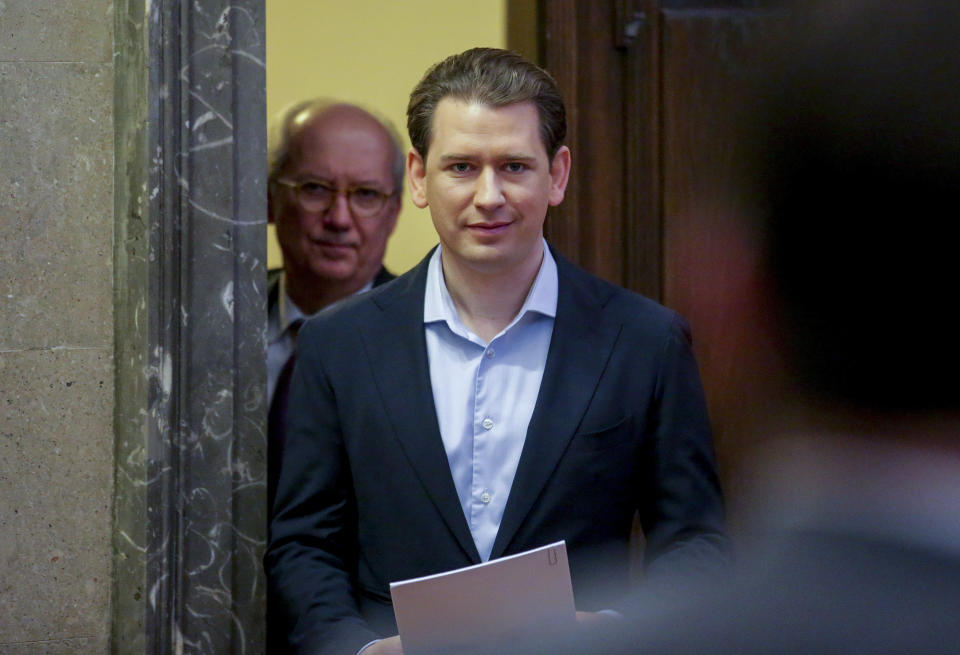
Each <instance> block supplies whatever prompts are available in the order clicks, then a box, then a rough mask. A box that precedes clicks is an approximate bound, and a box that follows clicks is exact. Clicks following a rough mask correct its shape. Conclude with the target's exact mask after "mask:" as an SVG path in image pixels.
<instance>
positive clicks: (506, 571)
mask: <svg viewBox="0 0 960 655" xmlns="http://www.w3.org/2000/svg"><path fill="white" fill-rule="evenodd" d="M390 595H391V596H392V597H393V611H394V614H395V616H396V618H397V627H398V628H399V629H400V640H401V642H402V643H403V652H404V655H437V654H440V653H457V652H509V648H507V649H506V650H501V649H500V647H501V646H506V645H508V644H510V643H511V642H513V641H515V640H516V639H523V638H536V636H547V635H548V634H550V632H551V631H552V630H556V629H557V628H563V627H568V626H570V625H572V624H573V623H574V621H575V619H576V612H575V610H574V605H573V588H572V587H571V585H570V566H569V564H568V562H567V546H566V543H565V542H563V541H558V542H557V543H554V544H550V545H548V546H542V547H540V548H536V549H534V550H528V551H526V552H524V553H518V554H516V555H509V556H507V557H502V558H500V559H496V560H491V561H489V562H484V563H483V564H477V565H474V566H468V567H466V568H462V569H456V570H454V571H447V572H446V573H438V574H436V575H430V576H426V577H423V578H414V579H412V580H403V581H401V582H392V583H390Z"/></svg>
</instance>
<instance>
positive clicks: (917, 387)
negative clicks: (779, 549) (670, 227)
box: [753, 0, 960, 411]
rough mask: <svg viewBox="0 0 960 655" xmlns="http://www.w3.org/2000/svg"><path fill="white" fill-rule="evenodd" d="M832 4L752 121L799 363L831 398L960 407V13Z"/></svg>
mask: <svg viewBox="0 0 960 655" xmlns="http://www.w3.org/2000/svg"><path fill="white" fill-rule="evenodd" d="M833 4H835V5H843V6H842V7H841V8H837V7H830V8H823V9H820V10H816V11H812V12H810V13H809V14H806V13H805V14H804V15H803V16H802V17H800V18H799V22H800V25H799V27H796V28H795V29H794V30H793V32H792V34H791V38H790V39H789V45H787V47H785V48H781V49H780V50H779V55H780V56H779V58H778V64H777V65H776V67H774V70H773V71H772V72H771V73H770V74H769V75H768V76H767V79H766V81H765V83H764V84H763V85H762V94H761V95H762V96H763V97H762V100H761V102H762V106H763V109H762V111H761V112H760V114H759V116H758V117H755V118H758V119H759V120H755V122H754V126H753V128H754V129H757V130H758V132H757V133H755V134H754V138H756V139H757V143H758V144H759V147H760V149H761V150H762V154H761V155H760V157H759V161H758V166H757V173H758V177H759V186H758V187H757V188H758V189H760V190H761V193H762V195H764V196H765V202H763V203H761V210H760V215H761V217H762V218H761V222H762V225H761V231H762V235H763V237H764V238H765V241H766V244H767V253H768V256H769V262H768V263H769V266H770V270H772V272H773V282H774V285H775V288H776V292H777V294H778V296H779V298H780V300H781V302H782V308H783V314H784V317H785V318H786V320H787V321H788V325H789V331H790V340H791V342H790V344H789V346H790V348H791V352H790V354H791V355H792V359H793V362H794V363H795V365H796V369H797V370H796V373H797V375H798V377H799V379H800V382H801V383H803V384H804V385H805V386H806V387H807V388H808V389H809V390H811V391H813V392H814V393H815V394H816V395H819V396H821V397H825V398H828V399H831V400H834V401H841V402H845V403H848V404H851V405H853V406H856V407H861V408H866V409H872V410H886V411H913V410H921V411H923V410H948V411H955V410H957V409H960V393H957V387H956V382H955V380H954V372H955V371H956V370H958V368H960V339H958V338H957V335H958V334H960V322H958V319H957V318H956V312H955V311H954V308H953V305H954V303H955V298H956V294H957V292H956V280H957V277H958V276H957V273H956V271H957V267H956V264H955V261H956V259H957V257H958V253H957V252H955V249H954V245H953V244H954V242H953V239H952V238H951V236H952V229H951V228H952V227H953V226H952V225H951V222H952V219H951V218H950V217H951V216H955V213H954V212H956V209H955V205H954V204H953V203H955V202H957V198H958V197H960V196H958V194H960V5H958V4H957V2H956V0H919V1H918V2H903V1H902V0H894V1H890V0H885V1H865V2H858V3H851V2H845V3H833Z"/></svg>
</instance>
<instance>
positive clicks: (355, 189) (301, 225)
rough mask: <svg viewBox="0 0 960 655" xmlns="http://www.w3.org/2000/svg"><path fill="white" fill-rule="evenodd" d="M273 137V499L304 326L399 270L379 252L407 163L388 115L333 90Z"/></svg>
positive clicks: (286, 117)
mask: <svg viewBox="0 0 960 655" xmlns="http://www.w3.org/2000/svg"><path fill="white" fill-rule="evenodd" d="M271 141H272V143H271V149H270V161H269V180H268V209H269V220H270V222H271V223H273V224H274V225H275V226H276V229H277V239H278V241H279V243H280V249H281V250H282V251H283V269H282V270H277V271H271V272H270V279H269V291H268V298H269V302H268V327H267V341H268V347H267V391H268V396H269V398H268V401H269V407H270V416H269V424H268V434H269V450H268V459H269V479H268V488H269V501H270V504H271V506H272V502H273V493H274V489H275V485H276V480H277V476H278V474H279V462H280V452H281V451H282V448H283V442H284V428H285V414H286V392H287V387H288V385H289V378H290V371H291V370H292V367H293V351H294V345H295V342H296V334H297V330H298V329H299V327H300V324H301V323H302V322H303V320H304V319H305V318H308V317H309V316H312V315H313V314H315V313H317V312H318V311H320V310H321V309H323V308H324V307H327V306H329V305H331V304H332V303H334V302H336V301H338V300H341V299H343V298H346V297H348V296H351V295H353V294H356V293H360V292H363V291H367V290H369V289H370V288H371V287H373V286H376V285H378V284H382V283H384V282H387V281H389V280H391V279H393V277H394V276H393V275H392V274H391V273H390V272H388V271H387V270H386V269H385V268H384V267H383V264H382V260H383V254H384V250H385V249H386V245H387V239H388V238H389V236H390V234H391V233H392V232H393V229H394V227H395V226H396V224H397V215H398V214H399V212H400V199H401V195H402V190H403V172H404V165H405V162H404V153H403V149H402V147H401V145H400V139H399V137H398V135H397V133H396V131H395V130H394V129H393V127H392V126H391V125H390V124H389V123H387V122H386V121H383V120H380V119H378V118H376V117H374V116H373V115H372V114H371V113H370V112H368V111H366V110H364V109H362V108H360V107H357V106H354V105H349V104H344V103H338V102H334V101H330V100H326V99H313V100H308V101H305V102H302V103H299V104H297V105H295V106H293V107H291V108H289V109H288V110H286V111H285V112H283V114H282V115H281V116H280V117H279V120H278V121H277V122H276V124H275V126H274V128H273V130H272V132H271Z"/></svg>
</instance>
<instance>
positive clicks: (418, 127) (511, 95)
mask: <svg viewBox="0 0 960 655" xmlns="http://www.w3.org/2000/svg"><path fill="white" fill-rule="evenodd" d="M446 97H453V98H456V99H458V100H462V101H464V102H471V103H478V104H482V105H490V106H492V107H504V106H506V105H513V104H516V103H519V102H532V103H533V104H534V105H535V106H536V108H537V114H538V115H539V116H540V138H541V140H542V141H543V145H544V147H545V148H546V150H547V156H548V157H549V158H550V159H551V160H552V159H553V156H554V155H555V154H557V150H558V149H559V148H560V146H561V145H563V140H564V139H565V138H566V136H567V112H566V109H565V108H564V106H563V97H562V96H561V95H560V90H559V89H558V88H557V83H556V81H554V79H553V78H552V77H551V76H550V73H548V72H547V71H545V70H543V69H542V68H540V67H539V66H537V65H536V64H534V63H532V62H530V61H527V60H526V59H524V58H523V57H521V56H520V55H518V54H517V53H515V52H511V51H510V50H501V49H499V48H471V49H470V50H466V51H464V52H461V53H460V54H458V55H452V56H450V57H447V58H446V59H444V60H443V61H441V62H440V63H438V64H435V65H434V66H432V67H431V68H430V69H429V70H428V71H427V72H426V74H425V75H424V76H423V79H422V80H420V83H419V84H417V86H416V87H415V88H414V89H413V92H412V93H411V94H410V104H408V105H407V130H408V131H409V132H410V142H411V143H412V144H413V147H414V148H416V150H417V152H418V153H420V156H421V157H423V158H424V160H426V158H427V150H428V148H429V147H430V138H431V133H430V130H431V126H432V123H433V114H434V112H435V111H436V109H437V105H438V104H439V102H440V101H441V100H443V99H444V98H446Z"/></svg>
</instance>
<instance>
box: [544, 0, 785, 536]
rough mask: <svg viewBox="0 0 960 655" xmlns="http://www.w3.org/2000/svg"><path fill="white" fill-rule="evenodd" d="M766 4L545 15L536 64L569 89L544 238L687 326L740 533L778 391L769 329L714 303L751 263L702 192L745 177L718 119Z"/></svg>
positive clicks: (580, 0)
mask: <svg viewBox="0 0 960 655" xmlns="http://www.w3.org/2000/svg"><path fill="white" fill-rule="evenodd" d="M761 4H762V3H759V2H748V1H746V0H741V1H734V0H729V1H723V2H705V1H699V2H697V1H693V0H602V1H601V0H546V1H544V2H542V3H541V4H540V6H539V10H540V12H541V13H540V27H541V34H540V57H541V62H542V63H543V64H544V65H545V67H546V68H547V69H548V70H550V71H551V73H552V74H553V75H554V76H555V77H556V79H557V81H558V83H559V85H560V87H561V89H562V90H563V92H564V95H565V99H566V102H567V110H568V122H569V138H568V144H569V145H570V148H571V150H572V153H573V171H572V175H571V181H570V186H569V187H568V194H567V199H566V200H565V201H564V203H563V205H561V206H560V207H557V208H553V209H551V213H550V215H549V217H548V220H547V233H548V239H549V240H550V241H551V243H553V244H554V245H555V246H556V247H558V248H559V249H560V250H561V251H562V252H563V253H564V254H565V255H567V256H568V257H569V258H571V259H572V260H573V261H575V262H577V263H579V264H580V265H581V266H583V267H584V268H586V269H588V270H590V271H592V272H594V273H596V274H598V275H600V276H602V277H604V278H606V279H608V280H610V281H612V282H615V283H617V284H620V285H623V286H625V287H627V288H631V289H633V290H635V291H639V292H641V293H643V294H645V295H647V296H650V297H652V298H654V299H656V300H659V301H660V302H662V303H663V304H665V305H667V306H669V307H671V308H673V309H676V310H678V311H679V312H680V313H682V314H683V315H685V316H686V317H687V318H688V319H689V320H690V323H691V326H692V329H693V335H694V350H695V352H696V354H697V358H698V361H699V363H700V367H701V373H702V376H703V381H704V386H705V388H706V393H707V401H708V403H709V405H710V411H711V420H712V422H713V427H714V436H715V442H716V447H717V453H718V459H719V462H720V469H721V476H722V477H723V482H724V486H725V487H726V491H727V495H728V497H729V498H730V499H731V501H732V502H731V506H732V508H733V510H734V511H733V515H734V516H733V517H732V518H733V522H734V523H736V521H737V516H736V514H737V508H738V500H739V499H740V497H741V495H742V490H743V488H744V487H745V483H746V482H747V481H748V477H749V471H746V470H744V467H743V464H742V462H743V461H744V458H743V454H744V453H745V452H746V451H748V450H750V446H751V445H752V444H753V443H754V442H755V440H756V439H757V438H758V437H760V436H762V434H763V432H764V430H765V429H766V426H768V424H769V421H770V419H771V418H772V415H773V414H774V413H775V412H776V410H775V407H776V406H777V405H776V403H775V393H774V391H775V390H776V389H777V388H778V384H777V383H776V380H775V374H774V371H775V369H776V367H775V365H774V362H773V360H772V358H771V355H770V352H769V348H768V347H767V345H766V341H765V339H764V334H763V329H762V327H763V322H764V321H763V317H762V316H760V315H758V314H757V312H756V310H755V309H754V308H753V307H749V306H741V307H735V308H734V311H731V309H730V307H729V305H726V306H724V307H723V308H721V305H722V304H723V303H719V302H718V303H715V305H716V306H713V305H714V304H712V303H710V302H709V296H710V294H711V293H712V291H713V289H715V288H723V285H717V282H718V281H720V282H724V281H729V282H731V284H732V286H733V287H735V286H736V285H735V284H734V283H735V282H736V280H733V279H732V278H733V277H735V276H739V275H742V274H743V266H744V263H743V262H741V261H737V260H736V259H735V258H736V257H737V256H739V253H740V252H741V250H738V249H737V248H734V247H731V248H730V249H729V250H725V249H724V248H723V243H722V242H723V240H724V239H733V238H734V236H735V235H731V234H729V233H727V232H724V231H723V230H722V229H719V228H718V226H719V225H722V224H723V221H722V220H720V219H722V218H723V217H722V216H721V214H722V213H723V212H725V211H730V207H729V206H724V205H723V203H720V202H716V200H717V199H716V198H715V197H712V196H711V194H710V191H709V190H710V189H723V188H727V187H729V186H731V185H735V184H736V183H737V181H738V180H737V179H736V176H737V173H736V168H737V167H736V166H734V165H733V163H734V162H735V161H736V160H737V158H736V155H737V147H738V145H739V144H738V143H736V142H735V140H734V139H733V137H732V133H731V132H730V131H729V130H728V129H726V125H727V123H726V119H727V117H729V116H730V115H731V110H735V109H736V105H737V103H738V102H740V101H741V100H742V98H743V93H744V92H745V91H746V89H747V84H748V82H749V79H750V75H751V74H752V73H753V71H754V70H755V68H756V65H757V63H758V57H759V53H760V46H761V44H762V43H763V41H764V39H765V38H768V37H769V35H770V34H771V33H772V32H773V31H774V30H775V29H776V25H777V15H776V14H775V13H773V12H771V10H770V9H769V8H765V7H762V6H761ZM718 239H719V240H720V241H719V243H718V241H717V240H718ZM730 245H731V246H734V245H736V244H734V243H732V242H731V243H730ZM726 288H731V287H730V286H729V285H728V286H727V287H726ZM705 299H707V300H708V302H704V301H705ZM724 300H727V301H729V300H730V298H726V299H724Z"/></svg>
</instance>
